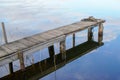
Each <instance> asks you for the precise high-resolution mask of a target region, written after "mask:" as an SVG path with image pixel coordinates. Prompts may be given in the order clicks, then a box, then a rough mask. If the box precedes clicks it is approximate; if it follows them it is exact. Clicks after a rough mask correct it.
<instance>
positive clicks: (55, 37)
mask: <svg viewBox="0 0 120 80" xmlns="http://www.w3.org/2000/svg"><path fill="white" fill-rule="evenodd" d="M104 22H105V20H102V19H95V18H93V17H89V18H86V19H83V20H81V21H79V22H76V23H73V24H70V25H66V26H63V27H59V28H56V29H53V30H49V31H46V32H43V33H40V34H36V35H33V36H30V37H26V38H23V39H20V40H17V41H14V42H10V43H8V42H7V43H6V44H4V45H1V46H0V66H1V65H4V64H8V63H10V73H13V68H12V64H11V63H12V62H13V61H15V60H18V59H19V60H20V67H21V69H22V70H24V69H25V65H24V57H25V56H27V55H30V54H33V53H34V52H36V51H39V50H41V49H43V48H46V47H48V49H49V54H50V57H53V56H54V54H53V53H52V52H53V51H54V43H60V53H61V55H62V56H61V58H62V59H63V60H65V59H66V47H65V39H66V37H67V36H68V35H73V46H75V33H76V32H79V31H82V30H85V29H88V41H91V40H92V39H93V33H92V29H93V28H94V27H97V26H98V27H99V30H98V31H99V32H98V36H99V37H98V43H99V44H102V38H103V23H104ZM3 26H4V25H3ZM3 32H4V34H5V30H4V29H3ZM5 39H6V34H5ZM5 41H6V40H5Z"/></svg>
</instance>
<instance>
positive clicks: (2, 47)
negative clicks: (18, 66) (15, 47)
mask: <svg viewBox="0 0 120 80" xmlns="http://www.w3.org/2000/svg"><path fill="white" fill-rule="evenodd" d="M0 48H1V49H3V50H4V51H6V52H7V53H8V54H10V53H14V51H12V50H10V49H9V48H7V47H5V46H4V45H3V46H0Z"/></svg>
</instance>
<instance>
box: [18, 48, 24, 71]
mask: <svg viewBox="0 0 120 80" xmlns="http://www.w3.org/2000/svg"><path fill="white" fill-rule="evenodd" d="M18 58H19V60H20V68H21V70H22V71H24V69H25V64H24V56H23V52H21V51H20V50H19V51H18Z"/></svg>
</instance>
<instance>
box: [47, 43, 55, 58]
mask: <svg viewBox="0 0 120 80" xmlns="http://www.w3.org/2000/svg"><path fill="white" fill-rule="evenodd" d="M48 50H49V56H50V58H53V57H54V55H55V51H54V46H53V45H52V46H49V47H48Z"/></svg>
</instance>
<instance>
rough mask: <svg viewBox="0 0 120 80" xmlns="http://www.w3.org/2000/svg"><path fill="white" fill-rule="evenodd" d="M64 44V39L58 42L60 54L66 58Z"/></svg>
mask: <svg viewBox="0 0 120 80" xmlns="http://www.w3.org/2000/svg"><path fill="white" fill-rule="evenodd" d="M65 49H66V46H65V40H64V41H61V42H60V53H61V55H62V59H63V60H65V59H66V50H65Z"/></svg>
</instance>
